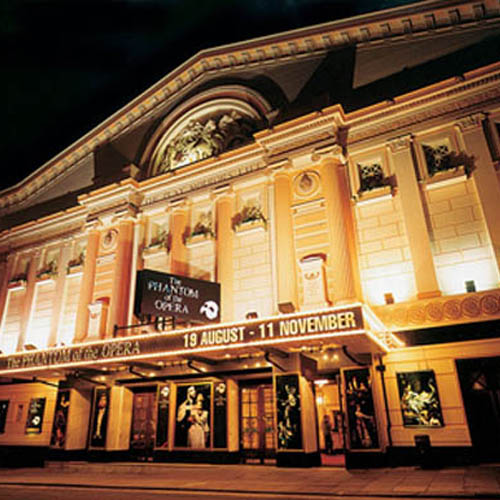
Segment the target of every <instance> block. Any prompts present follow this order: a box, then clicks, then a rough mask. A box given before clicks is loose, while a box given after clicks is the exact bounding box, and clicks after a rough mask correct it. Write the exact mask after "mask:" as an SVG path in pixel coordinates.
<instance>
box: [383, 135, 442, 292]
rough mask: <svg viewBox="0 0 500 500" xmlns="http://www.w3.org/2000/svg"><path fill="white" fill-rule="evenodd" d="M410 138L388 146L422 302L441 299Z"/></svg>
mask: <svg viewBox="0 0 500 500" xmlns="http://www.w3.org/2000/svg"><path fill="white" fill-rule="evenodd" d="M412 141H413V139H412V137H411V135H406V136H401V137H397V138H395V139H392V140H390V141H389V142H388V144H387V148H388V151H389V154H390V155H391V157H392V162H393V165H394V171H395V173H396V177H397V183H398V193H399V196H400V199H401V206H402V209H403V219H404V222H405V227H406V235H407V237H408V244H409V247H410V253H411V258H412V262H413V270H414V273H415V283H416V286H417V297H418V298H419V299H425V298H430V297H438V296H440V295H441V291H440V290H439V284H438V281H437V276H436V269H435V267H434V260H433V256H432V251H431V242H430V237H429V231H428V229H427V223H426V220H425V213H424V207H423V204H422V197H421V193H420V187H419V184H418V180H417V176H416V173H415V165H414V162H413V152H412Z"/></svg>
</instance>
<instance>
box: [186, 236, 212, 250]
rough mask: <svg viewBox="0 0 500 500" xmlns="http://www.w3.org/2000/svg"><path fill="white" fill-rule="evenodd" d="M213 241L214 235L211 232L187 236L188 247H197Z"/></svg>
mask: <svg viewBox="0 0 500 500" xmlns="http://www.w3.org/2000/svg"><path fill="white" fill-rule="evenodd" d="M213 241H214V236H213V235H212V234H211V233H202V234H195V235H193V236H188V237H187V238H186V247H187V248H195V247H199V246H201V245H205V244H206V243H210V242H213Z"/></svg>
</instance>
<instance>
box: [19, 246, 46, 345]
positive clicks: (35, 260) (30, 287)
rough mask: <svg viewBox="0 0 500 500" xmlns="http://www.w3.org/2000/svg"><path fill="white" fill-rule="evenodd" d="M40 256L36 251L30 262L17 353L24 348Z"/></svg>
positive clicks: (40, 253) (39, 252) (38, 251)
mask: <svg viewBox="0 0 500 500" xmlns="http://www.w3.org/2000/svg"><path fill="white" fill-rule="evenodd" d="M41 255H42V252H41V250H37V251H36V252H35V253H34V254H33V256H32V258H31V261H30V266H29V270H28V280H27V284H26V295H25V296H24V305H23V312H22V317H21V331H20V332H19V340H18V343H17V350H18V351H21V350H22V349H23V348H24V343H25V339H26V333H27V330H28V326H29V322H30V316H31V309H32V307H33V298H34V296H35V287H36V272H37V270H38V267H39V266H40V258H41Z"/></svg>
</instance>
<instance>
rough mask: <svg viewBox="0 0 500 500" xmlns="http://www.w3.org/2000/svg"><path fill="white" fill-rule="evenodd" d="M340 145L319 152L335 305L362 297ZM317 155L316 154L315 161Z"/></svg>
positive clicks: (345, 174) (348, 195)
mask: <svg viewBox="0 0 500 500" xmlns="http://www.w3.org/2000/svg"><path fill="white" fill-rule="evenodd" d="M339 153H340V150H339V147H334V148H333V149H331V150H330V151H327V152H325V153H324V154H321V155H320V158H321V162H320V165H319V172H320V175H321V178H322V188H323V193H324V197H325V204H326V213H327V218H328V233H329V238H330V249H329V256H330V260H331V263H330V265H331V268H332V272H333V279H334V285H333V287H334V288H333V290H330V291H329V292H330V293H331V298H333V301H334V304H341V303H346V302H351V301H353V300H360V299H361V281H360V277H359V271H358V265H357V258H356V256H357V251H356V240H355V232H354V221H353V216H352V209H351V202H350V198H351V197H350V192H349V185H348V180H347V172H346V165H345V160H344V157H343V155H342V154H339ZM317 156H318V154H316V155H313V160H314V159H315V158H317Z"/></svg>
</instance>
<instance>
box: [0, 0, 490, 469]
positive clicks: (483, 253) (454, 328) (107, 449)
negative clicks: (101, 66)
mask: <svg viewBox="0 0 500 500" xmlns="http://www.w3.org/2000/svg"><path fill="white" fill-rule="evenodd" d="M325 21H326V22H325V23H324V24H321V25H318V26H313V27H310V28H304V29H299V30H296V31H291V32H286V33H278V34H275V35H271V36H267V37H263V38H259V39H255V40H250V41H245V42H241V43H235V44H232V45H228V46H224V47H218V48H214V49H207V50H204V51H202V52H200V53H198V54H196V55H194V56H193V57H192V58H191V59H189V60H188V61H186V62H185V63H184V64H183V65H181V66H180V67H178V68H176V69H175V70H174V71H172V72H171V73H169V74H168V75H167V76H165V77H164V78H163V79H162V80H161V81H159V82H158V83H157V84H155V85H154V86H153V87H151V88H150V89H148V90H147V91H145V92H144V93H143V94H141V95H140V96H139V97H137V98H136V99H135V100H134V101H132V102H131V103H130V104H128V105H127V106H125V107H124V108H123V109H120V110H119V111H117V112H116V113H115V114H114V115H113V116H111V117H110V118H109V119H107V120H106V121H104V122H103V123H101V124H100V125H99V126H97V127H96V128H95V129H94V130H91V131H90V132H89V133H88V134H86V135H85V136H84V137H82V138H81V139H80V140H78V141H76V142H75V143H74V144H71V145H69V146H68V148H67V149H65V150H64V151H63V152H61V153H60V154H59V155H57V156H56V157H55V158H53V159H52V160H50V161H49V162H47V163H46V164H45V165H42V166H41V167H40V168H38V169H37V170H34V171H33V173H32V174H31V175H29V176H28V177H27V178H25V179H24V180H23V181H22V182H20V183H18V184H17V185H15V186H12V187H10V188H8V189H6V190H4V191H2V192H0V215H1V227H0V349H1V351H2V353H1V355H0V382H1V384H0V457H1V460H2V464H3V465H7V464H8V465H13V464H15V463H18V464H28V463H30V462H38V463H39V462H40V461H42V460H61V461H66V460H95V461H131V460H144V461H157V462H175V461H183V462H190V461H192V462H195V461H196V462H219V463H221V462H222V463H265V464H270V465H277V466H311V465H325V466H327V465H344V464H345V465H346V466H347V467H371V466H378V465H403V464H412V463H416V462H417V461H418V460H419V457H421V456H422V454H427V456H431V454H432V456H433V457H434V459H435V460H439V462H440V463H442V464H447V463H449V464H451V463H462V464H463V463H477V462H487V461H492V460H496V461H498V460H500V321H499V320H500V288H499V283H500V277H499V267H500V217H499V216H500V62H499V54H500V44H499V40H500V6H499V3H498V1H497V0H483V1H481V0H475V1H465V0H464V1H460V0H458V1H453V2H450V1H441V0H429V1H424V2H419V3H416V4H411V5H406V6H403V7H398V8H395V9H390V10H386V11H379V12H375V13H372V14H366V15H362V16H358V17H355V18H350V19H344V20H340V21H334V22H328V20H327V19H325ZM158 64H162V62H161V61H159V62H158ZM117 92H119V89H117ZM48 120H49V119H48ZM54 132H55V133H57V130H54ZM8 168H15V165H9V166H8Z"/></svg>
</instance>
